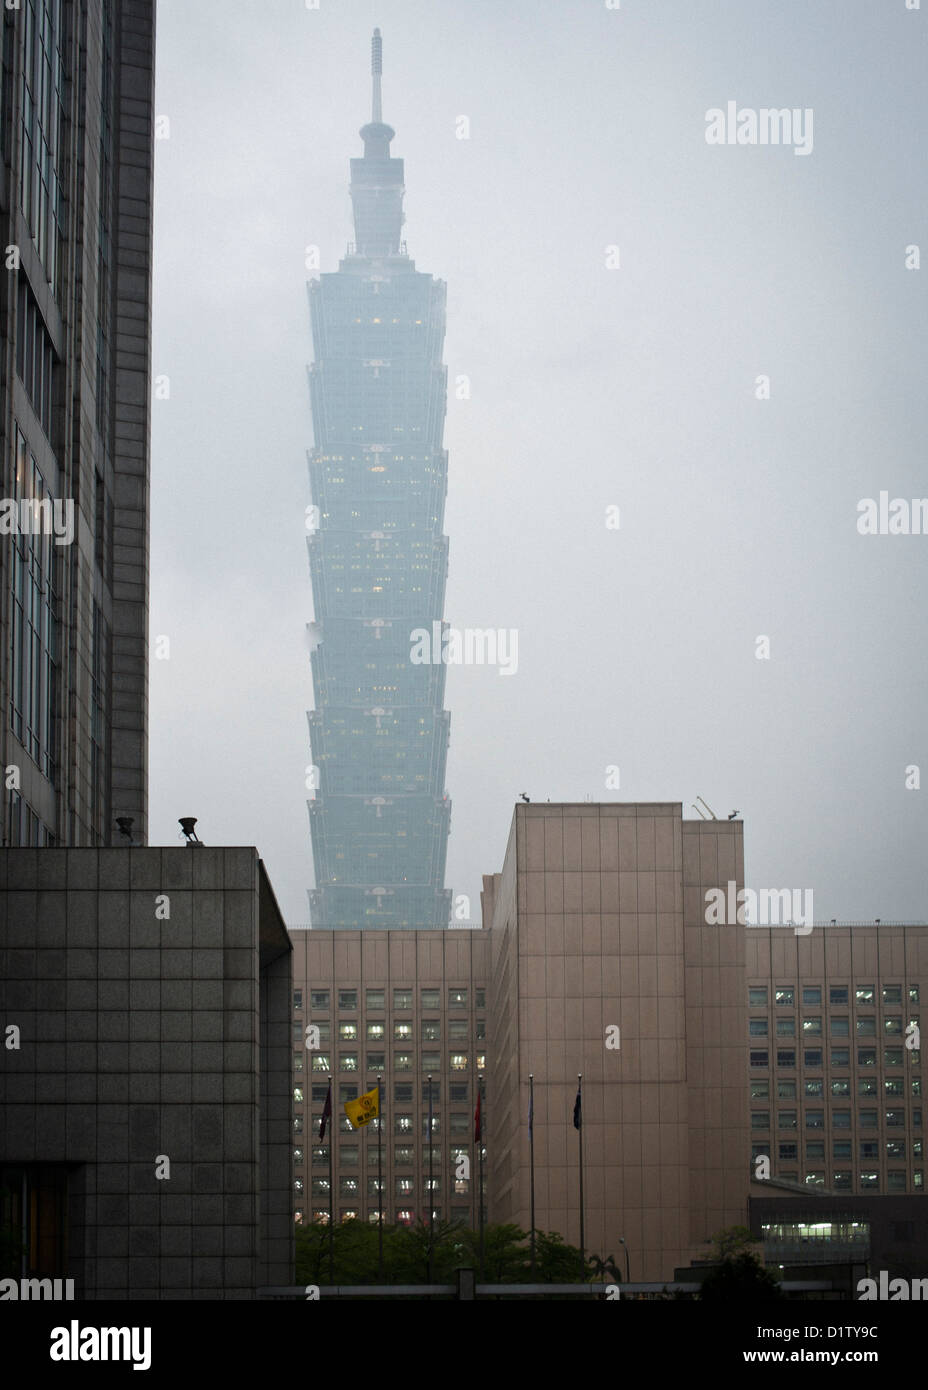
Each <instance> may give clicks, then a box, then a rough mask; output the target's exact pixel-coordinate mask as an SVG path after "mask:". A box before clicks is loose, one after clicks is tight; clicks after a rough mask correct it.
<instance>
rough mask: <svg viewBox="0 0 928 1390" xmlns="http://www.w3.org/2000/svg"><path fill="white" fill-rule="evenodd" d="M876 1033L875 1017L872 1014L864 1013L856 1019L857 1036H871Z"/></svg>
mask: <svg viewBox="0 0 928 1390" xmlns="http://www.w3.org/2000/svg"><path fill="white" fill-rule="evenodd" d="M875 1033H876V1018H875V1017H874V1015H873V1014H865V1015H864V1016H863V1017H862V1018H858V1020H857V1036H858V1037H868V1038H872V1037H873V1036H874V1035H875Z"/></svg>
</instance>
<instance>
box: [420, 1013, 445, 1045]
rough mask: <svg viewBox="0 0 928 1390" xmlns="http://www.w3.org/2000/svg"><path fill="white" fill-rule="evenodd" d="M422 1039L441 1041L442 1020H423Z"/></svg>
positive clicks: (425, 1040)
mask: <svg viewBox="0 0 928 1390" xmlns="http://www.w3.org/2000/svg"><path fill="white" fill-rule="evenodd" d="M422 1041H423V1042H441V1022H440V1020H439V1019H437V1018H424V1019H423V1020H422Z"/></svg>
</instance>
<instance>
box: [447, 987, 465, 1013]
mask: <svg viewBox="0 0 928 1390" xmlns="http://www.w3.org/2000/svg"><path fill="white" fill-rule="evenodd" d="M448 1008H449V1009H466V1008H467V990H466V989H449V990H448Z"/></svg>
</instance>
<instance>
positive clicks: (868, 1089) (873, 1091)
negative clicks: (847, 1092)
mask: <svg viewBox="0 0 928 1390" xmlns="http://www.w3.org/2000/svg"><path fill="white" fill-rule="evenodd" d="M857 1094H858V1095H859V1096H875V1095H878V1094H879V1082H878V1081H877V1079H876V1077H875V1076H865V1077H864V1078H863V1079H862V1080H860V1081H858V1083H857Z"/></svg>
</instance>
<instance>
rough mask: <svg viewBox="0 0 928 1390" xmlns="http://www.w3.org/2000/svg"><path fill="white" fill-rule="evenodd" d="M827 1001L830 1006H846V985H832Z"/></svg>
mask: <svg viewBox="0 0 928 1390" xmlns="http://www.w3.org/2000/svg"><path fill="white" fill-rule="evenodd" d="M828 1000H829V1003H831V1004H846V1003H847V985H832V986H831V989H830V990H829V991H828Z"/></svg>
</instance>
